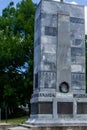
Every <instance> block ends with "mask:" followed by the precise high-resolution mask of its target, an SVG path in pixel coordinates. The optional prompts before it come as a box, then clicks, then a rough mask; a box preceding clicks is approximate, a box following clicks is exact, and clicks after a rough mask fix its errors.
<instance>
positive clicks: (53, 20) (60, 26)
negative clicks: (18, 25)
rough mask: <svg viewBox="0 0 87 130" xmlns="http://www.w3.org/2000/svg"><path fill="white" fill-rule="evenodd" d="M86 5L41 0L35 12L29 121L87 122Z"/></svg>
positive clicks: (42, 123)
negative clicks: (86, 73) (86, 66)
mask: <svg viewBox="0 0 87 130" xmlns="http://www.w3.org/2000/svg"><path fill="white" fill-rule="evenodd" d="M84 24H85V22H84V7H83V6H79V5H72V4H67V3H63V2H57V1H53V0H41V1H40V3H39V5H38V7H37V9H36V14H35V36H34V88H33V95H32V98H31V115H30V118H29V120H28V121H26V124H28V125H29V124H33V125H41V126H43V125H44V126H63V125H64V126H67V125H68V126H74V125H77V124H78V125H79V126H80V125H83V124H84V125H86V123H87V95H86V84H85V29H84V27H85V26H84Z"/></svg>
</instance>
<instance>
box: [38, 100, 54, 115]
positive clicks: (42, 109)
mask: <svg viewBox="0 0 87 130" xmlns="http://www.w3.org/2000/svg"><path fill="white" fill-rule="evenodd" d="M52 113H53V104H52V102H40V103H39V114H52Z"/></svg>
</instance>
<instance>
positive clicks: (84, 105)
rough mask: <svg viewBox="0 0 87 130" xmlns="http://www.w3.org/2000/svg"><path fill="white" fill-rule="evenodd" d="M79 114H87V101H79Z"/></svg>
mask: <svg viewBox="0 0 87 130" xmlns="http://www.w3.org/2000/svg"><path fill="white" fill-rule="evenodd" d="M77 114H87V102H78V103H77Z"/></svg>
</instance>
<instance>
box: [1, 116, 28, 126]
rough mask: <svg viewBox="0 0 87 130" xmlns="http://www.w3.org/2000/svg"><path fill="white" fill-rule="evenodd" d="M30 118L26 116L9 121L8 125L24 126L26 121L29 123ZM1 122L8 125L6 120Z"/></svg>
mask: <svg viewBox="0 0 87 130" xmlns="http://www.w3.org/2000/svg"><path fill="white" fill-rule="evenodd" d="M28 118H29V117H28V116H24V117H20V118H14V119H7V123H10V124H22V123H24V122H25V121H27V120H28ZM0 122H1V123H6V120H1V121H0Z"/></svg>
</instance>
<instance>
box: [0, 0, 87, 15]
mask: <svg viewBox="0 0 87 130" xmlns="http://www.w3.org/2000/svg"><path fill="white" fill-rule="evenodd" d="M11 1H14V3H15V5H16V4H17V3H18V2H20V1H21V0H0V14H1V12H2V9H3V8H5V7H6V6H7V5H8V4H9V2H11ZM39 1H40V0H33V2H35V3H39ZM64 1H66V2H72V1H74V2H76V3H78V4H80V5H85V6H87V0H64Z"/></svg>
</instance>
